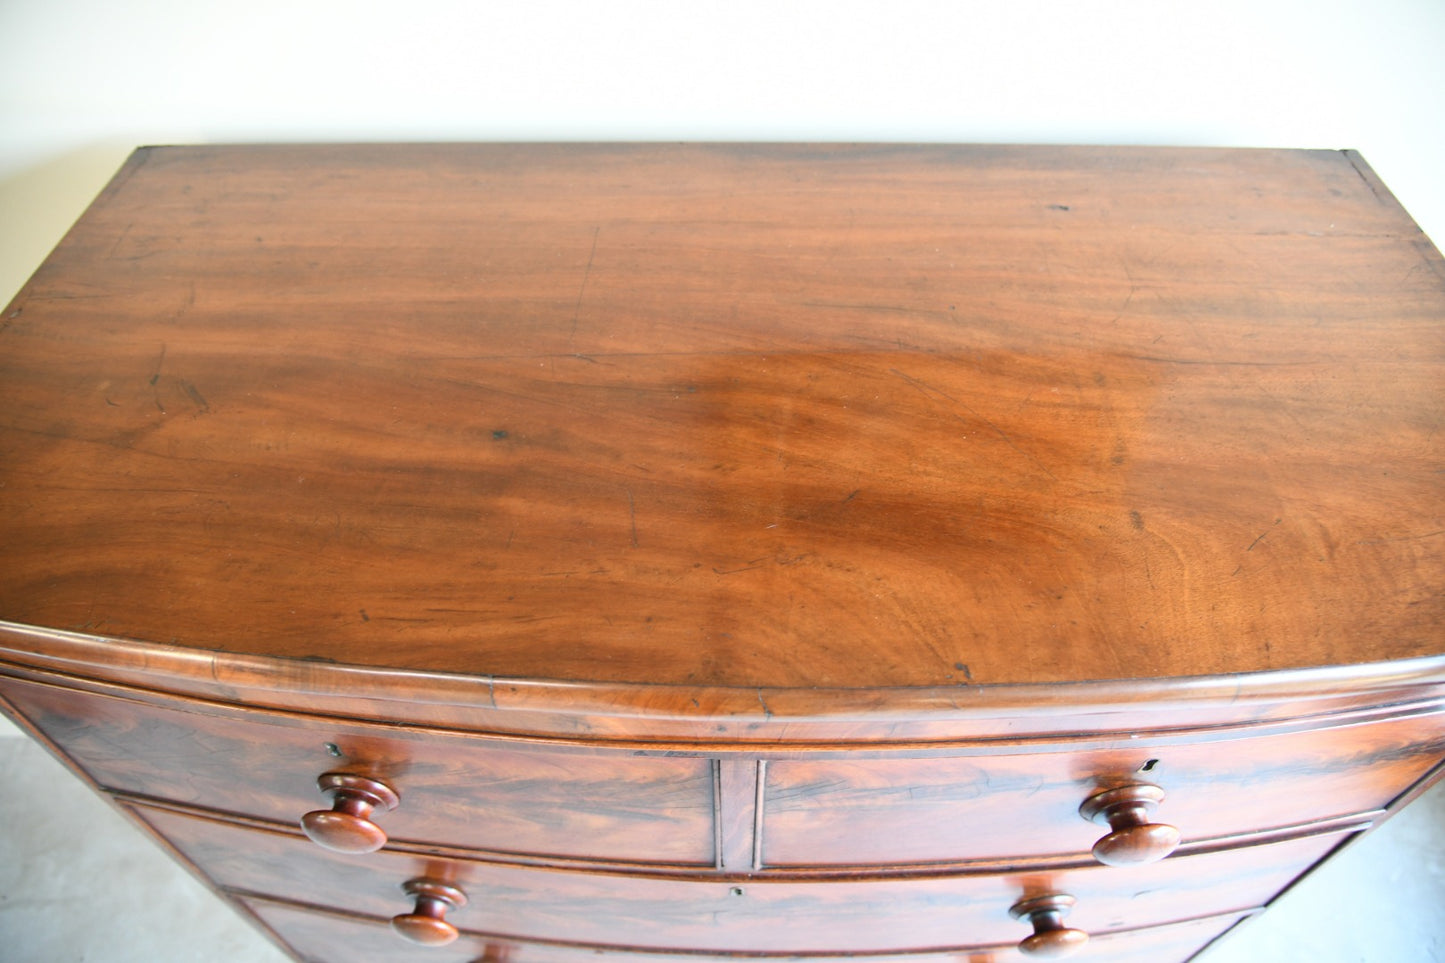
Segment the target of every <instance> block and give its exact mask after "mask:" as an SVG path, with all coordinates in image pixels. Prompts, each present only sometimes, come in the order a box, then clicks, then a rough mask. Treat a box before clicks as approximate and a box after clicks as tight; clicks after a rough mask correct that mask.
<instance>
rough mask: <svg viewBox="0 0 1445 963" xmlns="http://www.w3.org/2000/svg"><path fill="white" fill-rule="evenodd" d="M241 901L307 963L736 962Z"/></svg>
mask: <svg viewBox="0 0 1445 963" xmlns="http://www.w3.org/2000/svg"><path fill="white" fill-rule="evenodd" d="M242 903H243V904H244V905H245V906H246V908H247V909H249V910H250V911H251V912H252V913H254V914H256V916H257V917H258V918H260V919H261V920H262V921H263V922H264V923H265V924H266V925H267V926H269V927H270V928H271V929H272V931H273V932H275V933H276V935H277V936H279V937H280V938H281V939H282V940H283V941H284V942H285V943H286V944H287V945H288V946H290V947H291V949H292V951H293V952H294V953H295V954H296V955H297V956H298V957H300V959H302V960H304V961H305V963H356V961H358V960H366V961H367V963H706V961H708V960H724V959H726V960H731V961H733V963H736V961H737V959H738V958H737V957H721V956H710V955H708V954H706V953H669V952H666V951H662V952H658V951H645V950H643V951H639V950H635V949H630V948H629V949H619V948H599V947H591V946H576V945H574V946H566V945H559V944H552V943H536V942H529V941H525V940H515V939H506V938H501V937H486V936H478V935H473V934H463V935H462V937H461V938H460V939H459V940H457V941H456V942H455V943H453V944H451V945H449V946H442V947H417V946H411V945H409V944H406V943H403V942H402V941H401V940H398V939H396V938H395V935H394V934H393V933H392V932H391V929H390V927H389V926H388V925H387V924H386V923H384V922H381V921H380V920H368V919H359V918H354V917H345V916H339V915H332V914H328V913H318V912H315V911H313V910H310V909H306V908H303V907H300V906H293V905H290V904H287V903H280V902H275V901H272V900H258V899H245V900H242ZM1239 919H1240V917H1239V916H1238V915H1227V916H1211V917H1207V918H1205V919H1198V920H1190V921H1188V922H1185V923H1174V924H1170V925H1168V926H1158V927H1151V928H1149V929H1143V930H1132V931H1128V932H1121V933H1110V934H1106V935H1104V936H1100V937H1096V938H1095V939H1092V940H1090V941H1089V942H1088V943H1087V944H1086V945H1085V946H1084V947H1083V949H1082V950H1080V951H1079V952H1078V953H1077V954H1076V955H1074V956H1072V957H1070V959H1073V960H1079V961H1089V960H1098V961H1101V963H1102V961H1105V960H1107V961H1109V963H1182V961H1184V960H1188V959H1190V958H1191V957H1193V956H1194V955H1195V954H1196V953H1198V952H1199V951H1200V950H1201V949H1203V948H1204V947H1205V946H1207V945H1209V943H1211V942H1213V941H1214V940H1215V939H1217V938H1218V937H1219V936H1220V935H1221V934H1222V933H1224V932H1225V931H1226V930H1228V929H1229V928H1230V927H1231V926H1233V925H1234V924H1235V923H1237V922H1238V921H1239ZM749 958H750V959H754V960H765V961H769V963H965V961H966V963H1003V961H1015V960H1017V961H1022V960H1024V959H1025V957H1024V956H1023V955H1022V954H1021V953H1019V952H1018V951H1017V950H1016V949H1014V947H1013V945H1012V944H1005V945H1001V946H982V945H977V944H970V945H968V946H958V947H951V948H949V949H948V950H947V951H944V952H932V953H910V954H907V955H897V954H892V953H887V954H868V955H863V956H858V955H850V956H819V955H815V954H809V955H808V956H790V955H786V954H782V955H770V956H763V957H749Z"/></svg>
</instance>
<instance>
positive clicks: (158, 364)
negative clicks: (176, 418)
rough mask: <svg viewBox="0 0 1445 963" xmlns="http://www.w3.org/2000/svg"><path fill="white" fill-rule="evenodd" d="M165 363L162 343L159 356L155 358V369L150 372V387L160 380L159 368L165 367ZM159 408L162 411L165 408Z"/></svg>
mask: <svg viewBox="0 0 1445 963" xmlns="http://www.w3.org/2000/svg"><path fill="white" fill-rule="evenodd" d="M165 363H166V346H165V345H164V344H163V345H161V356H160V357H159V358H157V359H156V370H155V371H154V372H152V374H151V387H155V383H156V382H157V381H160V380H161V368H163V367H165ZM161 410H163V411H164V410H165V409H161Z"/></svg>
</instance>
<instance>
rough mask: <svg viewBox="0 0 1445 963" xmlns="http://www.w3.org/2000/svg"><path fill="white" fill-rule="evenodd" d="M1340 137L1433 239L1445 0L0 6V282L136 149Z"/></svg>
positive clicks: (1232, 141)
mask: <svg viewBox="0 0 1445 963" xmlns="http://www.w3.org/2000/svg"><path fill="white" fill-rule="evenodd" d="M601 138H605V139H765V140H777V139H787V140H810V139H812V140H820V139H826V140H840V139H845V140H928V141H1014V142H1052V143H1067V142H1085V143H1101V142H1110V143H1170V144H1221V145H1236V146H1288V147H1354V148H1357V149H1359V150H1361V151H1362V152H1363V153H1364V155H1365V157H1366V159H1367V160H1368V161H1369V162H1370V163H1371V164H1372V165H1373V166H1374V167H1375V168H1376V170H1377V171H1378V172H1379V173H1380V174H1381V176H1382V177H1383V178H1384V179H1385V182H1386V183H1387V184H1389V185H1390V186H1391V188H1392V189H1393V190H1394V191H1395V192H1396V194H1397V195H1398V196H1399V197H1400V198H1401V200H1402V201H1403V202H1404V203H1405V205H1406V207H1407V208H1408V209H1409V210H1410V211H1411V212H1412V213H1413V214H1414V215H1415V217H1416V219H1417V220H1418V221H1419V222H1420V224H1421V226H1422V227H1424V228H1425V230H1426V231H1427V232H1428V233H1431V234H1432V236H1433V237H1435V238H1436V239H1437V240H1445V177H1442V174H1445V0H1211V2H1207V3H1205V2H1190V3H1183V2H1173V0H1153V2H1148V0H1112V2H1087V0H1082V2H1066V0H1055V2H1048V0H993V2H989V3H980V2H955V3H939V2H910V0H890V2H849V0H834V2H813V0H804V2H788V0H772V2H766V3H764V2H750V0H733V2H728V3H715V2H706V0H699V2H682V0H674V2H658V0H613V2H607V0H591V2H563V0H536V2H490V3H489V2H486V0H470V2H462V0H409V2H406V3H402V2H394V3H379V2H371V0H345V2H340V0H244V2H243V0H229V2H220V0H215V2H212V0H122V2H117V0H0V298H5V297H8V296H9V295H10V294H11V293H12V292H13V291H14V290H15V289H16V288H18V287H19V285H20V284H21V283H22V282H23V281H24V279H25V278H26V277H27V276H28V275H29V273H30V271H32V270H33V269H34V267H35V266H36V264H38V263H39V261H40V260H41V259H42V258H43V257H44V255H45V254H46V253H47V252H48V250H49V248H50V247H51V246H52V245H53V244H54V243H55V241H56V240H57V239H58V238H59V236H60V234H61V233H63V231H64V230H65V228H66V227H67V226H68V225H69V223H70V222H71V221H72V220H73V219H74V217H75V216H76V215H77V214H78V213H79V212H80V210H81V209H82V208H83V207H84V205H85V204H86V203H87V202H88V201H89V199H90V198H91V197H92V196H93V195H94V193H95V192H96V191H97V190H98V189H99V188H100V186H101V185H102V184H103V183H104V181H105V180H106V178H107V177H108V176H109V174H110V173H111V172H112V171H113V170H114V169H115V167H116V166H117V165H118V164H119V163H120V161H121V160H122V159H123V157H124V156H125V154H126V153H127V152H128V150H129V149H130V148H131V147H134V146H136V145H138V144H144V143H186V142H205V141H238V140H322V139H325V140H331V139H361V140H378V139H382V140H390V139H448V140H451V139H601Z"/></svg>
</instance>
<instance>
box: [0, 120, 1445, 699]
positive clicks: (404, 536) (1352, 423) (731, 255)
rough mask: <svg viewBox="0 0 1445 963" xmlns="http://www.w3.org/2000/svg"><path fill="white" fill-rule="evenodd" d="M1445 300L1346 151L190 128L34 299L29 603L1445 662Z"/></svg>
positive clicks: (924, 657)
mask: <svg viewBox="0 0 1445 963" xmlns="http://www.w3.org/2000/svg"><path fill="white" fill-rule="evenodd" d="M1442 319H1445V274H1442V262H1441V260H1440V258H1439V255H1438V254H1437V253H1436V252H1434V250H1433V249H1432V248H1430V246H1429V245H1428V243H1427V242H1425V241H1424V239H1423V237H1422V236H1421V235H1420V233H1419V232H1418V230H1417V229H1416V228H1415V227H1414V225H1413V224H1412V223H1411V222H1410V221H1409V219H1408V217H1406V216H1405V215H1404V213H1403V212H1402V211H1401V210H1400V208H1399V207H1398V205H1396V204H1395V203H1394V202H1393V201H1392V200H1391V199H1390V198H1389V197H1388V195H1382V194H1381V193H1380V192H1379V188H1378V187H1377V185H1376V184H1375V183H1374V182H1373V181H1372V180H1370V179H1369V176H1368V175H1367V173H1366V171H1365V169H1364V168H1363V167H1362V166H1361V162H1360V161H1359V160H1358V159H1357V158H1353V157H1351V156H1348V155H1345V154H1341V153H1336V152H1275V151H1256V152H1234V151H1222V150H1207V151H1183V150H1139V149H1127V150H1126V149H1106V148H1097V149H1013V148H957V147H872V148H863V147H820V148H804V147H786V146H776V147H757V146H715V147H679V146H644V147H619V146H552V147H549V146H532V147H510V146H438V147H432V148H417V147H398V146H392V147H374V148H346V147H321V148H302V147H287V148H280V147H277V148H264V147H252V148H196V149H153V150H147V151H143V152H140V153H138V154H137V155H136V156H135V157H134V158H133V160H132V161H131V162H130V163H129V164H128V166H127V168H126V169H125V170H124V171H123V172H122V174H121V175H120V176H119V177H118V178H117V180H116V182H115V183H114V184H113V185H112V186H111V188H109V189H108V190H107V191H106V193H105V194H104V195H103V196H102V197H101V198H100V200H99V201H98V203H97V205H96V206H95V207H93V208H92V209H91V210H90V211H89V212H88V213H87V215H86V216H85V217H84V218H83V219H82V221H81V222H80V223H79V225H78V226H77V228H76V229H75V230H74V231H73V232H72V233H71V234H70V235H69V236H68V237H67V239H66V240H65V241H64V242H63V243H62V245H61V246H60V247H59V248H58V249H57V251H56V252H55V254H54V255H53V256H52V258H51V259H50V260H49V261H48V262H47V263H46V265H45V266H44V267H42V269H41V270H40V271H39V272H38V273H37V275H36V277H35V278H34V279H33V280H32V282H31V283H30V284H29V285H28V286H27V287H26V288H25V289H24V290H23V291H22V292H21V294H20V295H19V296H18V297H17V299H16V301H15V302H14V303H13V304H12V305H11V307H10V308H9V309H8V311H7V312H6V316H5V318H4V322H3V323H4V324H5V328H4V331H3V333H0V338H3V339H4V351H3V352H0V412H3V415H0V466H3V467H0V481H3V483H4V485H5V492H6V497H5V498H4V499H3V500H0V539H3V541H4V543H5V544H6V548H7V550H6V552H5V556H4V559H3V561H0V617H3V618H5V619H6V620H8V621H11V622H16V623H25V624H34V625H41V626H50V627H58V628H88V629H89V630H91V631H96V632H98V633H100V634H103V635H108V636H114V637H119V638H136V639H144V640H150V641H155V642H168V641H171V640H177V641H179V642H180V643H182V644H185V645H190V646H195V647H199V648H204V649H219V650H223V651H229V652H237V653H255V654H262V655H274V656H280V657H284V658H287V659H319V660H335V661H337V662H342V663H359V664H364V665H373V666H382V667H404V668H413V669H426V670H438V671H445V672H456V673H464V674H468V673H469V674H480V673H492V674H499V675H504V676H509V677H516V678H548V679H578V680H601V681H611V682H648V683H668V684H675V685H693V684H726V685H735V686H764V687H769V686H771V687H778V688H785V689H786V688H798V687H808V686H837V687H842V688H848V687H878V686H925V685H933V686H937V685H953V684H968V683H988V684H997V683H1036V682H1071V681H1077V680H1081V679H1111V678H1153V677H1172V676H1180V675H1199V674H1213V673H1232V672H1251V671H1259V670H1267V669H1275V668H1288V667H1298V666H1319V665H1332V664H1347V663H1358V662H1368V661H1380V660H1386V659H1396V658H1406V657H1412V656H1426V655H1439V654H1440V641H1439V632H1438V626H1439V624H1440V621H1441V616H1442V605H1445V601H1442V599H1445V596H1442V595H1441V593H1440V592H1439V591H1438V588H1439V585H1440V584H1441V575H1442V562H1445V558H1442V553H1441V547H1442V545H1445V538H1442V537H1441V535H1440V533H1441V531H1442V529H1445V525H1442V522H1441V518H1440V513H1439V504H1440V500H1439V483H1438V477H1439V475H1438V471H1439V469H1440V464H1441V458H1440V454H1441V450H1440V442H1439V441H1438V440H1437V434H1436V430H1435V429H1436V427H1437V425H1438V422H1439V415H1440V410H1441V384H1442V382H1441V379H1440V378H1439V374H1438V373H1439V368H1438V366H1439V364H1440V361H1441V357H1442V349H1445V333H1442V332H1445V325H1442V324H1441V321H1442ZM1302 599H1309V600H1310V601H1309V604H1308V605H1303V604H1299V600H1302ZM256 626H264V631H256V630H255V628H254V627H256ZM558 640H566V642H565V643H563V644H559V642H558Z"/></svg>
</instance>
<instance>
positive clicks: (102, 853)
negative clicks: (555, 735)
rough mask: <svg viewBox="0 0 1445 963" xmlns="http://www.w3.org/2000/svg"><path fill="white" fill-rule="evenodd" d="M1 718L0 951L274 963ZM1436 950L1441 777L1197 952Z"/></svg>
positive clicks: (23, 962)
mask: <svg viewBox="0 0 1445 963" xmlns="http://www.w3.org/2000/svg"><path fill="white" fill-rule="evenodd" d="M12 732H13V730H10V729H9V727H8V726H7V725H6V724H5V723H4V720H3V719H0V961H5V963H192V961H211V960H224V961H227V963H284V961H285V957H284V956H283V955H282V954H281V953H280V952H279V951H278V950H277V949H276V948H275V947H273V946H272V945H271V944H270V943H268V942H267V941H266V940H265V939H264V938H263V937H261V936H260V935H259V934H257V933H256V932H255V931H253V930H252V929H251V928H250V926H249V925H248V924H246V923H244V922H242V921H241V919H240V918H239V917H237V916H236V915H235V914H233V913H232V912H231V911H230V910H228V909H227V908H226V907H225V906H224V905H223V904H222V903H220V902H219V901H218V900H217V899H216V898H215V897H213V896H212V895H210V894H209V893H208V892H207V891H206V890H205V889H204V888H203V887H202V886H201V885H200V884H199V883H198V882H196V881H195V880H194V879H193V878H192V877H191V876H190V875H189V874H187V873H186V872H185V871H183V870H181V869H180V868H178V867H177V866H176V865H175V864H174V863H172V862H171V861H170V860H169V858H168V857H166V856H165V855H163V854H162V853H161V851H160V850H159V849H158V848H157V847H156V846H155V845H154V844H152V843H151V842H150V841H149V840H148V839H147V838H146V837H144V836H143V835H142V834H141V833H140V831H139V830H137V829H135V828H134V827H132V826H131V825H130V824H129V823H128V822H127V821H126V820H125V819H124V818H123V817H122V816H120V815H119V814H118V813H117V812H115V811H114V810H113V809H111V808H110V806H108V805H107V804H106V803H104V802H102V801H101V800H100V799H99V798H97V797H95V796H93V795H92V794H91V793H89V792H88V791H80V790H81V787H80V785H79V784H78V783H77V782H76V780H75V779H74V777H72V776H71V775H70V774H69V773H67V772H66V771H65V770H63V769H62V768H61V766H60V764H59V763H57V762H55V761H54V760H53V759H52V758H51V757H50V756H49V755H48V754H47V753H46V752H45V751H44V750H42V749H41V748H40V747H39V746H37V745H35V744H33V743H31V742H30V741H29V740H28V739H24V738H21V737H18V735H17V736H13V737H12V736H11V733H12ZM1296 960H1298V961H1309V963H1376V961H1380V963H1385V961H1388V963H1415V961H1422V963H1426V961H1445V784H1442V785H1440V786H1437V787H1436V788H1435V789H1434V790H1432V791H1431V792H1430V793H1428V794H1426V795H1425V796H1424V797H1422V798H1421V799H1420V800H1418V801H1417V802H1416V804H1415V805H1413V806H1412V807H1410V808H1409V809H1407V810H1406V811H1405V812H1403V813H1402V814H1401V815H1400V816H1398V817H1396V818H1395V819H1393V820H1391V821H1390V822H1389V823H1388V824H1386V825H1385V826H1384V827H1382V828H1381V829H1379V830H1377V831H1376V832H1375V833H1373V834H1371V835H1370V836H1368V837H1367V838H1365V839H1363V840H1361V841H1360V842H1359V843H1358V844H1357V845H1355V846H1354V847H1352V848H1350V849H1348V850H1346V851H1345V852H1344V853H1342V854H1341V855H1340V856H1339V857H1338V858H1337V859H1335V860H1334V861H1333V862H1332V863H1331V864H1330V865H1329V866H1328V867H1326V868H1325V869H1323V870H1321V871H1320V872H1318V873H1316V874H1314V875H1313V876H1311V877H1310V878H1308V879H1306V880H1305V881H1304V882H1303V883H1301V884H1300V885H1299V886H1298V887H1296V889H1295V890H1294V891H1292V892H1291V893H1289V894H1288V895H1287V896H1285V897H1283V898H1282V899H1280V900H1279V901H1278V902H1277V903H1276V904H1275V906H1274V907H1272V908H1271V909H1270V911H1269V912H1268V913H1267V914H1265V916H1263V917H1261V918H1259V919H1256V920H1254V921H1252V922H1251V923H1249V924H1247V926H1246V927H1244V928H1241V929H1239V930H1236V931H1235V932H1234V933H1233V934H1231V935H1230V936H1229V937H1227V938H1226V939H1225V940H1224V941H1222V942H1221V943H1220V944H1218V945H1216V946H1215V947H1214V948H1213V949H1211V950H1210V951H1209V952H1208V953H1206V954H1205V955H1204V956H1203V957H1201V958H1200V963H1291V961H1296Z"/></svg>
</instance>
